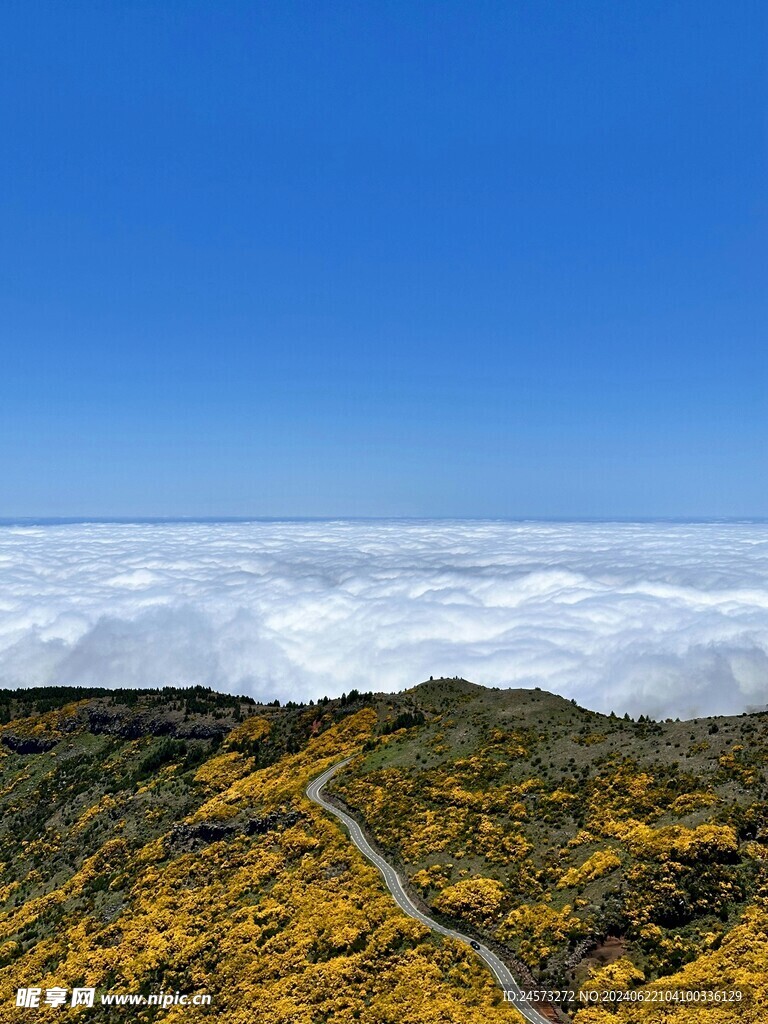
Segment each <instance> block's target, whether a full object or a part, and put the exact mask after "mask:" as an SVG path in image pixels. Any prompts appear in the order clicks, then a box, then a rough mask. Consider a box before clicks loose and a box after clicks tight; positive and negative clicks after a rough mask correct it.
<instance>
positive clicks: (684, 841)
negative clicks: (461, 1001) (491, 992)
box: [336, 680, 768, 1024]
mask: <svg viewBox="0 0 768 1024" xmlns="http://www.w3.org/2000/svg"><path fill="white" fill-rule="evenodd" d="M404 707H410V710H411V713H412V714H413V715H414V716H416V717H417V718H419V717H420V714H423V715H424V719H425V721H424V724H422V725H416V726H413V727H411V728H407V729H403V730H400V731H397V732H395V733H393V734H392V735H388V736H382V737H381V738H380V739H379V740H378V741H377V742H376V743H374V744H369V745H368V746H369V748H372V749H368V750H367V752H366V754H365V757H364V758H363V759H360V760H358V761H357V762H356V763H355V764H354V765H352V766H351V767H350V770H348V771H347V772H346V773H345V775H344V776H343V777H341V778H339V780H338V782H337V783H336V788H337V791H338V792H339V795H341V796H342V797H343V798H344V800H345V801H346V802H347V803H348V804H349V805H350V806H351V807H353V808H355V809H357V811H358V812H359V813H360V814H361V816H362V817H364V818H365V820H366V821H367V822H368V824H369V827H370V829H371V831H372V833H373V834H374V836H375V837H376V838H377V840H378V841H379V843H380V844H381V845H382V846H383V847H385V848H386V849H388V850H389V851H390V852H391V853H392V854H393V855H394V856H395V857H397V858H398V859H399V860H400V861H401V863H402V864H403V865H404V868H405V870H406V872H407V873H408V874H409V875H410V877H411V879H412V881H413V883H414V885H415V886H417V887H419V888H420V889H421V891H422V892H423V895H424V897H425V899H426V900H427V901H428V902H429V903H431V904H432V906H433V907H436V908H437V909H439V910H443V911H444V912H446V913H449V914H451V915H452V916H453V917H454V918H456V919H458V920H462V921H469V922H470V923H472V924H473V925H474V926H475V927H477V928H479V929H480V930H482V931H484V932H485V933H487V934H488V935H491V936H494V937H495V938H496V939H498V940H501V941H503V942H504V943H506V944H507V945H508V946H509V947H510V948H511V949H512V951H513V952H514V953H515V954H516V955H517V956H518V957H520V958H521V959H522V960H523V961H524V962H526V963H527V964H528V965H529V966H530V968H531V969H532V970H533V971H534V973H536V974H537V976H538V977H539V978H540V979H542V980H543V981H545V982H548V983H552V984H558V985H561V984H567V985H573V984H577V985H578V984H580V985H586V986H593V987H597V988H600V987H621V988H624V987H627V986H630V985H638V984H641V983H642V984H645V983H649V982H654V980H656V979H664V978H668V977H669V976H671V975H673V974H674V973H675V972H679V971H682V972H683V973H682V974H681V975H680V978H682V979H683V980H685V979H688V980H689V981H691V982H695V985H696V986H697V987H700V986H702V985H704V984H705V982H706V987H708V988H712V987H715V988H720V987H722V986H723V985H724V984H725V983H726V980H727V979H728V978H731V979H733V978H738V979H740V983H741V984H742V985H744V986H745V987H746V989H748V990H750V991H751V992H752V993H753V996H752V997H750V998H752V1003H751V1004H750V1005H752V1006H753V1009H749V1008H747V1009H746V1010H744V1004H743V1005H742V1007H741V1012H742V1014H743V1019H747V1020H755V1021H758V1020H763V1019H764V1016H761V1014H764V1009H763V1008H764V1006H765V997H766V995H768V993H766V992H765V991H764V989H765V982H764V981H763V980H762V979H763V978H764V973H765V967H766V965H767V963H768V961H766V958H765V956H764V955H763V950H764V949H765V947H766V945H767V944H768V940H766V939H765V934H764V933H765V928H766V925H767V924H768V914H767V913H766V904H765V899H764V896H765V893H766V888H765V885H766V880H767V877H768V876H767V875H766V857H768V808H767V807H766V802H765V797H766V774H765V765H766V763H768V715H765V714H757V715H749V716H740V717H736V718H718V719H702V720H697V721H690V722H664V723H650V722H649V723H645V722H642V723H634V722H630V721H624V720H619V719H615V718H609V717H605V716H601V715H598V714H595V713H592V712H589V711H586V710H584V709H581V708H578V707H576V706H574V705H573V704H571V703H569V702H568V701H565V700H563V699H562V698H559V697H556V696H553V695H551V694H547V693H543V692H538V691H522V690H517V691H515V690H511V691H510V690H504V691H501V690H488V689H484V688H482V687H478V686H475V685H473V684H471V683H467V682H465V681H463V680H437V681H433V682H430V683H427V684H423V685H421V686H419V687H416V688H414V689H413V690H411V691H409V692H406V693H405V694H403V695H400V696H399V697H398V699H397V700H393V701H391V704H390V711H389V715H390V718H394V717H395V716H397V715H398V714H402V711H403V708H404ZM606 939H608V941H603V940H606ZM739 949H741V950H742V953H741V954H740V953H739ZM745 950H746V951H748V952H747V953H746V954H745V953H744V951H745ZM619 983H620V984H619ZM659 983H660V984H661V982H659ZM761 1007H763V1008H761ZM692 1012H695V1013H696V1014H705V1015H706V1018H707V1020H712V1021H714V1020H716V1019H718V1020H720V1019H722V1020H726V1019H729V1018H728V1016H727V1014H728V1013H732V1009H729V1008H726V1009H720V1008H717V1007H712V1008H711V1009H700V1010H696V1011H691V1010H690V1009H688V1008H682V1009H681V1008H677V1009H676V1008H674V1007H671V1008H669V1009H665V1010H662V1009H659V1007H658V1005H655V1006H653V1007H645V1008H641V1009H639V1010H638V1009H637V1008H636V1007H635V1008H632V1009H631V1010H628V1011H619V1013H620V1016H622V1013H623V1014H624V1015H623V1016H622V1019H625V1020H633V1021H634V1020H637V1021H641V1020H646V1019H648V1020H659V1021H661V1020H667V1019H669V1020H678V1019H679V1020H691V1019H692V1018H691V1013H692ZM627 1014H628V1015H627ZM676 1014H677V1015H678V1016H676ZM680 1014H682V1016H679V1015H680ZM750 1014H752V1016H749V1015H750ZM605 1019H614V1018H613V1014H612V1012H611V1011H609V1010H606V1009H590V1010H587V1011H583V1012H582V1013H581V1016H580V1018H579V1021H580V1024H581V1021H584V1022H587V1021H590V1022H591V1021H602V1020H605ZM696 1019H698V1017H697V1018H696ZM702 1019H703V1018H702Z"/></svg>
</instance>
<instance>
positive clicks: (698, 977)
mask: <svg viewBox="0 0 768 1024" xmlns="http://www.w3.org/2000/svg"><path fill="white" fill-rule="evenodd" d="M0 723H2V724H0V866H1V871H2V873H0V901H1V902H0V1022H3V1021H11V1020H13V1021H17V1020H19V1019H20V1015H25V1014H27V1015H28V1014H30V1013H31V1012H32V1011H30V1010H17V1009H16V1007H15V1006H14V1005H13V1002H14V998H15V990H16V988H17V987H18V986H20V985H23V984H26V985H38V986H41V987H42V988H43V990H45V989H46V988H48V987H52V986H54V985H57V984H58V985H61V986H64V987H67V988H71V987H72V986H74V985H92V986H94V987H96V988H97V990H98V991H99V992H102V991H108V992H140V993H145V994H147V993H151V992H158V991H160V990H163V991H176V990H178V991H180V992H185V993H193V992H205V993H209V994H210V995H211V997H212V1003H211V1005H210V1006H208V1007H205V1006H202V1007H197V1008H182V1007H178V1006H177V1007H171V1008H170V1009H168V1010H158V1009H157V1008H155V1007H142V1008H136V1007H132V1008H131V1009H130V1010H126V1009H116V1008H109V1007H105V1006H98V1005H97V1006H96V1007H94V1008H93V1009H91V1010H88V1011H87V1012H88V1014H89V1016H90V1019H93V1020H95V1021H98V1020H105V1021H106V1020H125V1019H135V1020H153V1019H155V1018H157V1017H158V1016H160V1017H162V1019H163V1020H167V1021H177V1020H179V1021H180V1020H182V1019H184V1020H187V1021H189V1020H196V1019H200V1020H203V1019H212V1018H213V1019H218V1018H220V1017H225V1018H226V1019H227V1020H232V1021H234V1022H235V1024H238V1022H240V1021H242V1022H245V1021H246V1020H247V1021H251V1020H253V1019H254V1018H255V1019H258V1020H259V1021H261V1022H262V1024H323V1022H329V1024H336V1022H339V1024H346V1022H352V1021H358V1022H362V1024H389V1022H393V1024H394V1022H395V1021H397V1022H399V1024H411V1022H412V1024H430V1022H432V1021H442V1022H450V1024H486V1022H488V1024H495V1022H496V1021H506V1022H510V1021H512V1022H514V1021H515V1020H516V1019H518V1018H517V1014H516V1013H515V1011H514V1010H512V1009H511V1008H510V1007H509V1006H505V1005H504V1004H503V1003H502V1002H501V997H500V994H499V992H498V990H497V988H496V986H495V985H494V983H493V981H492V979H491V977H490V975H489V974H488V973H487V971H486V970H485V969H484V968H483V967H482V966H481V965H480V964H479V963H478V961H477V959H476V958H475V957H474V956H473V955H472V954H471V952H470V951H469V950H467V948H466V947H463V946H461V945H459V944H457V943H454V942H452V941H450V940H446V941H443V940H439V939H438V938H436V937H435V936H434V935H433V934H432V933H430V932H428V931H427V929H426V928H424V927H422V926H421V925H420V924H418V923H417V922H415V921H412V920H410V919H408V918H406V917H404V916H403V915H402V914H401V913H400V912H399V911H398V909H397V907H396V906H395V905H394V903H393V902H392V900H391V899H390V897H389V896H388V894H387V892H386V891H385V890H384V888H383V886H382V884H381V881H380V879H379V877H378V875H377V874H376V872H375V871H374V870H373V868H371V867H370V865H369V864H368V863H367V862H366V861H365V860H364V859H363V858H362V857H361V856H360V855H359V854H358V852H357V850H356V849H355V848H354V847H353V846H352V845H351V843H350V842H349V841H348V839H347V837H346V835H345V834H344V833H343V832H342V831H341V830H340V828H339V827H338V826H337V825H336V823H335V822H334V821H332V820H330V819H329V818H328V817H327V816H326V815H325V814H323V812H322V811H321V810H320V809H319V808H317V807H315V806H314V805H313V804H311V803H310V802H309V801H308V800H307V799H306V798H305V794H304V791H305V788H306V785H307V783H308V781H309V780H310V779H311V778H312V777H313V776H315V775H317V774H318V773H319V772H321V771H322V770H323V769H324V768H326V767H328V766H330V765H332V764H334V763H336V762H337V761H338V760H340V759H341V758H342V757H346V756H350V755H353V761H352V762H351V763H350V765H349V766H348V767H347V768H346V769H345V770H344V771H343V772H342V773H340V774H339V775H338V776H337V778H336V780H335V782H334V791H335V793H336V794H337V795H338V796H339V797H340V798H342V799H343V801H344V803H345V804H346V805H347V807H348V808H349V809H351V810H352V811H353V812H355V813H356V815H357V817H358V819H359V820H361V821H362V822H363V823H364V825H365V826H366V828H367V830H368V832H369V834H370V835H371V836H372V837H373V838H374V839H375V840H376V841H377V842H378V844H379V846H380V847H381V848H382V850H384V851H385V852H386V853H387V855H388V857H389V858H390V859H391V860H393V861H395V862H397V863H398V864H399V865H400V866H401V867H402V872H403V874H404V875H405V876H407V878H409V879H410V882H411V886H412V888H413V891H414V892H415V893H416V894H417V895H419V896H420V898H421V899H422V900H423V901H424V903H425V904H427V905H428V906H429V907H430V908H432V910H433V911H434V912H435V913H436V914H437V915H438V916H442V917H443V918H444V919H445V920H446V921H449V922H450V921H453V922H455V923H457V924H461V925H462V927H463V929H465V930H469V931H474V933H475V934H477V935H478V936H481V937H484V938H487V939H488V941H489V942H493V943H495V945H496V948H503V949H505V950H506V951H507V953H508V956H509V958H510V962H512V958H514V959H516V960H517V961H519V963H520V964H521V966H522V968H523V969H527V970H529V971H530V972H531V976H532V978H535V979H536V981H537V982H540V983H547V984H557V985H561V984H566V985H568V986H569V987H574V986H580V987H582V988H583V989H594V990H603V989H607V988H614V989H615V988H621V989H625V988H633V987H642V988H645V987H648V986H650V987H651V988H652V987H653V986H654V985H657V986H664V987H669V986H670V985H674V987H677V988H682V987H687V988H690V987H695V988H713V989H718V990H720V989H723V988H728V987H735V986H737V985H738V986H739V987H741V988H742V989H743V1000H742V1002H741V1003H740V1005H739V1010H738V1013H739V1015H740V1019H743V1020H746V1021H752V1022H758V1021H761V1020H763V1019H764V1010H763V1009H762V1007H764V1005H765V998H766V995H768V993H766V991H765V989H766V983H765V980H764V978H765V968H766V966H768V937H767V929H768V909H767V908H768V888H766V858H768V810H767V808H766V802H765V797H766V776H765V765H766V762H767V761H768V715H765V714H755V715H745V716H740V717H737V718H718V719H702V720H698V721H692V722H661V723H655V722H646V721H640V722H631V721H628V720H624V719H617V718H614V717H606V716H603V715H598V714H595V713H593V712H590V711H586V710H584V709H582V708H578V707H576V706H575V705H574V704H572V703H570V702H568V701H566V700H563V699H562V698H559V697H556V696H553V695H551V694H547V693H543V692H540V691H530V690H495V689H494V690H491V689H485V688H483V687H480V686H476V685H474V684H472V683H468V682H466V681H464V680H432V681H430V682H428V683H424V684H422V685H420V686H416V687H414V688H412V689H410V690H406V691H404V692H403V693H400V694H358V693H355V692H353V693H351V694H349V695H345V696H343V697H342V698H338V699H334V700H328V699H327V698H326V699H324V700H323V701H321V702H319V703H318V704H316V705H308V706H305V705H299V704H290V705H288V706H287V707H280V706H278V705H277V704H272V705H259V704H254V703H253V702H252V701H250V700H246V699H243V698H237V697H232V696H229V695H223V694H215V693H211V692H210V691H207V690H204V689H202V688H194V689H192V690H175V689H173V688H165V689H163V690H150V691H106V690H98V689H92V690H75V689H67V688H48V689H46V690H29V691H17V692H15V693H10V692H0ZM568 1009H569V1012H570V1013H571V1014H573V1013H574V1012H575V1010H576V1008H575V1007H568ZM614 1009H615V1008H614V1007H612V1006H603V1005H594V1006H589V1007H587V1008H585V1009H581V1010H579V1011H578V1012H577V1013H575V1020H576V1024H604V1022H607V1021H620V1022H625V1024H629V1022H635V1021H637V1022H640V1024H642V1022H645V1021H659V1022H661V1021H665V1022H666V1021H669V1022H670V1024H673V1022H674V1024H678V1022H681V1024H682V1022H683V1021H691V1020H699V1019H701V1020H706V1021H709V1022H711V1024H720V1022H721V1021H723V1022H724V1021H726V1020H732V1019H733V1016H734V1011H733V1008H732V1007H729V1006H722V1005H717V1004H712V1005H708V1006H700V1007H697V1008H696V1009H695V1010H692V1009H691V1008H690V1007H685V1006H676V1005H670V1006H667V1007H662V1006H660V1005H644V1006H639V1005H633V1006H631V1007H623V1008H619V1009H618V1010H617V1011H616V1012H614ZM59 1012H60V1011H59V1010H58V1009H54V1008H50V1007H49V1008H41V1009H39V1010H35V1011H34V1015H35V1019H41V1020H46V1019H54V1017H55V1016H56V1015H57V1013H59ZM71 1012H75V1011H71ZM692 1014H694V1016H692Z"/></svg>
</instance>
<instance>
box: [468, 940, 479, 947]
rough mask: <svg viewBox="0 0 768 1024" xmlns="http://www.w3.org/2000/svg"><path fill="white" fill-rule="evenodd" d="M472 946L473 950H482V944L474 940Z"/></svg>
mask: <svg viewBox="0 0 768 1024" xmlns="http://www.w3.org/2000/svg"><path fill="white" fill-rule="evenodd" d="M470 946H471V947H472V949H480V943H479V942H475V940H474V939H472V941H471V942H470Z"/></svg>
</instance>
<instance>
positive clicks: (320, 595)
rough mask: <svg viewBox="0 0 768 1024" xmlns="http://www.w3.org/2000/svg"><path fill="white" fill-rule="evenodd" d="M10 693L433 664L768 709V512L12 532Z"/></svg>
mask: <svg viewBox="0 0 768 1024" xmlns="http://www.w3.org/2000/svg"><path fill="white" fill-rule="evenodd" d="M0 581H2V582H1V589H0V686H5V687H15V686H32V685H43V684H49V683H67V684H82V685H103V686H150V685H158V684H159V685H162V684H181V685H185V684H191V683H202V684H204V685H209V686H212V687H213V688H215V689H220V690H229V691H232V692H241V693H250V694H252V695H253V696H255V697H256V698H264V699H273V698H275V697H279V698H280V699H282V700H286V699H289V698H294V699H308V698H310V697H314V698H317V697H319V696H322V695H323V694H324V693H328V694H329V695H333V694H339V693H341V692H342V690H349V689H350V688H351V687H357V688H358V689H366V690H367V689H377V690H396V689H402V688H404V687H406V686H409V685H411V684H413V683H415V682H418V681H420V680H422V679H425V678H427V677H429V676H430V675H435V676H438V675H463V676H465V677H466V678H468V679H472V680H475V681H476V682H481V683H484V684H487V685H500V686H541V687H543V688H544V689H550V690H554V691H555V692H557V693H561V694H563V695H564V696H566V697H574V698H576V700H577V701H578V702H579V703H580V704H582V705H585V706H587V707H591V708H594V709H596V710H601V711H608V710H611V709H614V710H616V711H617V712H619V713H623V712H624V711H629V712H630V713H631V714H633V715H635V714H639V713H641V712H645V713H650V714H652V715H655V716H661V717H665V716H667V715H673V716H675V715H680V716H681V717H690V716H693V715H700V714H728V713H737V712H740V711H743V710H745V709H747V708H749V707H755V706H758V707H762V706H764V705H765V704H766V703H767V702H768V526H765V525H749V524H745V525H734V524H727V525H669V524H652V525H636V524H635V525H626V524H542V523H491V522H475V523H467V522H393V521H389V522H376V523H370V522H368V523H363V522H333V523H315V522H312V523H287V522H283V523H234V524H233V523H226V524H225V523H220V524H170V525H155V524H152V525H112V524H109V525H107V524H99V525H92V524H85V525H73V526H40V527H3V528H0Z"/></svg>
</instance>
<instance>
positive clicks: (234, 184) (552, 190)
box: [0, 0, 768, 516]
mask: <svg viewBox="0 0 768 1024" xmlns="http://www.w3.org/2000/svg"><path fill="white" fill-rule="evenodd" d="M767 22H768V7H767V6H766V4H765V3H763V2H761V0H754V2H753V0H736V2H733V0H723V2H718V3H711V2H707V0H695V2H694V0H691V2H675V0H664V2H655V0H638V2H622V3H617V2H615V0H611V2H586V0H575V2H569V3H565V2H557V3H554V2H547V0H535V2H526V0H522V2H512V0H510V2H494V3H488V2H482V0H481V2H477V0H472V2H470V0H465V2H461V3H457V2H450V0H440V2H413V0H408V2H388V0H378V2H376V3H373V2H357V0H356V2H352V0H350V2H345V3H337V2H320V3H318V2H311V3H296V2H286V0H280V2H278V0H272V2H267V3H256V2H248V3H245V2H244V3H236V2H227V0H223V2H222V0H208V2H205V3H203V2H195V0H183V2H173V0H164V2H158V3H151V2H138V0H135V2H131V0H122V2H119V3H118V2H115V3H111V2H107V0H92V2H83V0H79V2H70V3H61V2H59V0H56V2H51V3H39V2H36V0H19V2H8V3H6V4H4V5H3V8H2V12H1V13H0V83H1V86H2V104H1V105H0V130H1V132H2V147H3V158H2V161H0V208H1V209H2V245H1V247H0V260H1V261H2V263H1V266H0V317H1V320H0V329H1V331H2V363H1V365H0V430H1V433H0V515H6V516H9V515H10V516H13V515H24V514H27V515H41V516H42V515H79V514H83V515H111V514H113V515H128V516H131V515H138V514H165V515H185V514H186V515H217V514H234V515H238V514H242V515H247V514H277V515H281V514H286V515H322V514H330V515H337V514H350V515H398V514H402V515H460V516H467V515H480V516H486V515H488V516H505V515H508V516H516V515H537V516H591V515H594V516H601V515H605V516H611V515H622V516H632V515H643V516H649V515H650V516H652V515H683V516H685V515H691V516H708V515H767V514H768V483H767V481H768V457H767V450H768V446H767V445H766V441H767V440H768V399H767V392H766V383H767V379H766V378H767V374H766V369H767V366H766V360H767V359H768V356H767V355H766V343H767V342H768V338H767V337H766V325H767V323H768V317H767V316H766V313H767V312H768V288H767V287H766V284H767V281H766V270H767V269H768V267H767V261H766V254H767V250H768V224H767V220H768V217H767V216H766V208H767V206H768V202H767V198H766V195H767V194H766V182H767V181H768V159H767V155H768V143H767V135H766V129H767V125H768V117H767V116H766V115H767V113H768V104H767V103H766V94H767V92H768V90H767V89H766V85H767V84H768V74H767V73H766V66H768V65H767V63H766V62H767V60H768V47H767V46H766V40H767V34H766V27H767Z"/></svg>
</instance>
